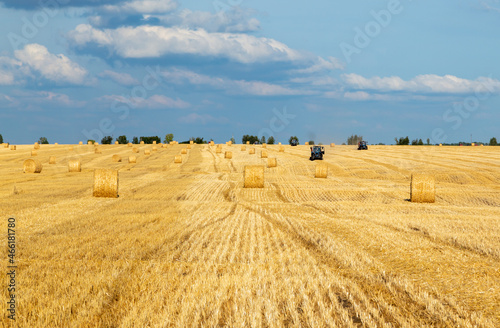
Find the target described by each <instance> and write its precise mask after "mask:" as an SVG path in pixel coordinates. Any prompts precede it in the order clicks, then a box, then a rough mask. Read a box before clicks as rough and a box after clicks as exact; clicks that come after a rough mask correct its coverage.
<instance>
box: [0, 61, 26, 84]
mask: <svg viewBox="0 0 500 328" xmlns="http://www.w3.org/2000/svg"><path fill="white" fill-rule="evenodd" d="M30 75H31V73H30V70H29V67H27V66H25V65H24V66H23V63H22V62H20V61H17V60H15V59H12V58H9V57H0V85H15V84H22V83H23V82H24V80H23V79H24V78H25V77H27V76H30Z"/></svg>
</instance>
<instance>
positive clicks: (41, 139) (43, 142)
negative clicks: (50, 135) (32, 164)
mask: <svg viewBox="0 0 500 328" xmlns="http://www.w3.org/2000/svg"><path fill="white" fill-rule="evenodd" d="M38 143H39V144H40V145H48V144H49V141H48V140H47V138H45V137H40V139H38Z"/></svg>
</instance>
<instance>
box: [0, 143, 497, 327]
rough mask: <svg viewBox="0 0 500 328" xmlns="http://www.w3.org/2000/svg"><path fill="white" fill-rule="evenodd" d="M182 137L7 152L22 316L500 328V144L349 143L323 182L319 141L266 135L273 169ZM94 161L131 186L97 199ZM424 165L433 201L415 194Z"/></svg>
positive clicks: (5, 188)
mask: <svg viewBox="0 0 500 328" xmlns="http://www.w3.org/2000/svg"><path fill="white" fill-rule="evenodd" d="M239 146H241V145H239ZM184 147H185V146H184V145H171V146H169V147H168V148H164V149H163V150H162V151H159V152H154V153H152V154H151V156H147V157H142V158H140V160H138V161H137V164H130V163H128V162H121V163H116V162H112V161H110V158H111V156H112V155H114V154H117V155H119V156H121V157H123V158H127V157H129V155H130V148H129V147H128V146H127V145H100V146H99V149H100V150H101V152H102V154H96V153H94V149H93V147H87V146H75V147H74V149H75V151H74V152H73V153H69V152H68V151H67V149H66V148H65V147H60V148H58V147H56V146H54V145H44V146H43V151H40V152H39V153H38V156H37V160H38V161H40V162H41V163H42V164H44V167H43V171H42V172H41V173H39V174H24V173H23V162H24V160H26V159H27V158H29V157H30V154H31V150H32V148H33V145H17V150H16V151H10V150H9V149H8V148H0V167H1V170H0V197H1V199H2V215H3V217H2V219H3V220H2V222H4V227H3V228H4V231H6V230H7V225H6V222H7V218H8V217H14V218H16V238H17V253H16V256H17V258H16V259H17V265H18V278H17V279H18V283H19V286H18V287H19V291H18V293H17V294H18V295H19V299H18V302H19V303H18V307H17V315H18V317H17V320H16V324H17V325H18V326H19V327H48V326H52V327H224V326H227V327H284V326H285V327H292V326H293V327H300V326H303V327H424V326H427V327H473V326H475V327H500V151H499V150H500V148H496V147H446V146H442V147H423V146H422V147H418V146H370V149H369V150H368V151H357V150H356V148H355V147H354V146H337V145H335V147H331V148H328V149H326V152H325V156H324V161H323V163H325V164H326V165H327V167H328V176H327V178H324V179H316V178H315V169H316V164H317V163H319V161H316V162H311V161H309V160H308V158H309V155H310V151H309V147H308V146H304V145H301V146H297V147H290V146H283V147H285V148H286V150H285V152H280V151H279V147H280V146H279V145H267V149H266V151H267V152H268V153H269V156H270V157H272V158H277V160H278V162H279V165H278V166H277V167H273V168H268V167H267V164H268V163H267V161H268V159H267V158H260V157H259V156H255V155H250V154H249V153H248V152H246V151H232V149H231V148H232V147H230V146H228V145H223V146H222V147H221V152H217V151H216V148H215V147H209V146H206V145H198V146H196V147H193V148H192V149H191V150H190V151H189V152H188V153H187V154H186V155H183V156H184V158H183V161H182V163H180V164H176V163H175V162H174V159H175V156H176V155H178V154H179V153H180V152H181V149H183V148H184ZM236 149H237V148H236ZM251 149H253V148H250V150H251ZM226 151H232V158H230V159H228V158H224V157H225V152H226ZM74 153H76V154H77V155H78V158H79V159H80V160H81V163H82V171H81V173H79V174H71V173H68V161H69V160H70V159H71V158H72V157H70V156H73V157H74V156H75V154H74ZM51 156H55V157H56V158H57V162H56V164H53V165H50V166H49V165H45V164H48V163H49V158H50V157H51ZM246 165H262V166H264V167H265V168H264V171H265V172H264V174H265V180H264V188H244V168H245V166H246ZM95 169H112V170H119V179H120V182H119V183H120V185H119V197H118V198H95V197H92V193H93V176H94V170H95ZM412 174H426V175H431V176H433V177H434V178H435V203H412V202H410V201H409V200H410V178H411V175H412ZM6 238H7V234H6V233H3V234H1V236H0V239H1V240H0V243H1V245H7V240H6ZM3 249H4V250H3V252H4V253H3V258H4V259H6V258H7V253H6V252H7V248H6V247H3ZM4 281H6V280H5V279H4ZM1 293H2V297H3V300H6V297H7V288H2V289H1ZM0 320H2V326H8V319H7V318H6V316H3V317H2V319H0Z"/></svg>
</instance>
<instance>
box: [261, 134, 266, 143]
mask: <svg viewBox="0 0 500 328" xmlns="http://www.w3.org/2000/svg"><path fill="white" fill-rule="evenodd" d="M260 143H261V144H265V143H266V137H264V136H262V138H260Z"/></svg>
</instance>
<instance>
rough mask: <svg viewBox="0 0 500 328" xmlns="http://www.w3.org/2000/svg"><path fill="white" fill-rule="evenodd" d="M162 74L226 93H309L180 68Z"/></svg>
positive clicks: (178, 80)
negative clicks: (212, 75)
mask: <svg viewBox="0 0 500 328" xmlns="http://www.w3.org/2000/svg"><path fill="white" fill-rule="evenodd" d="M162 76H163V77H164V78H165V80H166V81H168V82H170V83H175V84H182V83H189V84H193V85H206V86H210V87H213V88H215V89H222V90H226V91H227V92H228V93H232V94H248V95H254V96H285V95H287V96H293V95H307V94H311V92H310V91H305V90H294V89H290V88H287V87H283V86H280V85H277V84H270V83H267V82H262V81H244V80H231V79H227V78H221V77H211V76H207V75H203V74H198V73H195V72H192V71H187V70H181V69H171V70H167V71H163V72H162Z"/></svg>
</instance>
